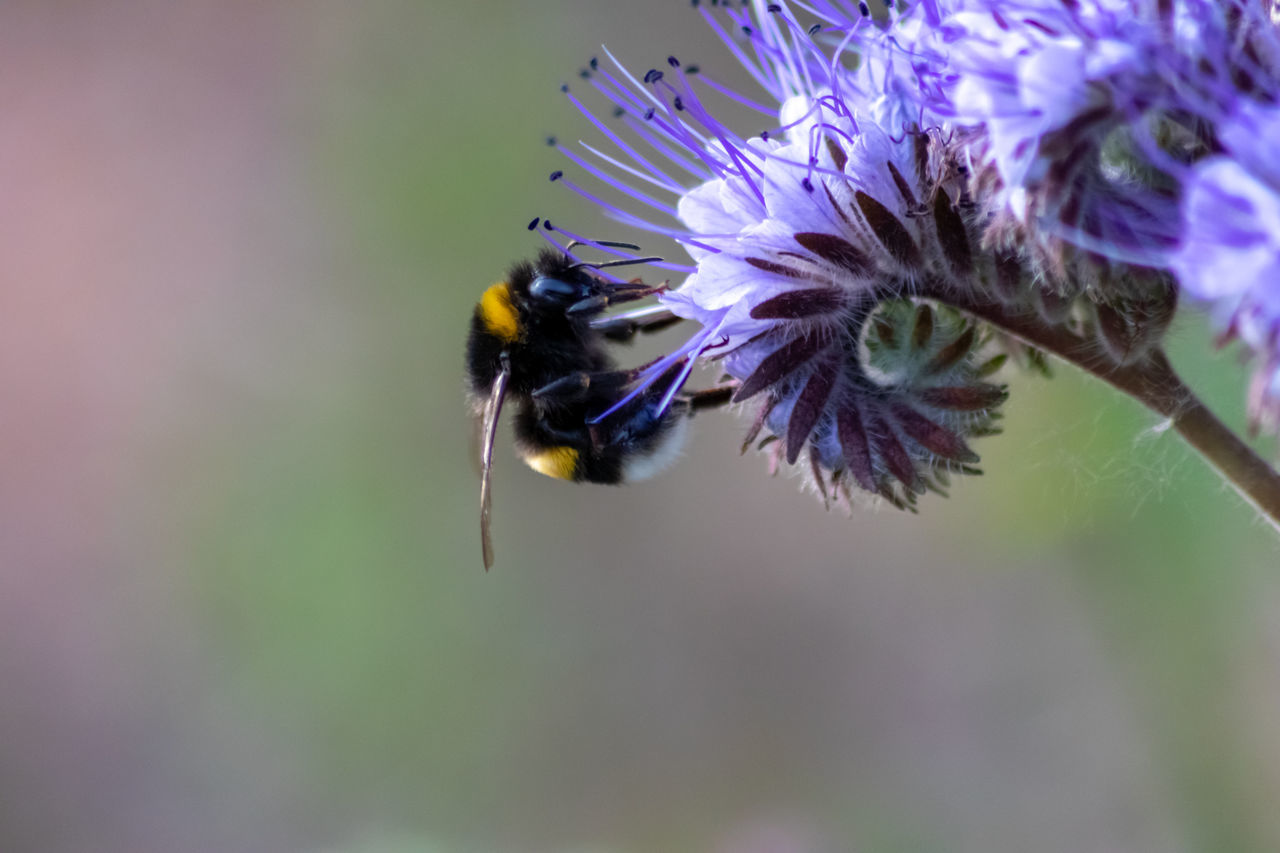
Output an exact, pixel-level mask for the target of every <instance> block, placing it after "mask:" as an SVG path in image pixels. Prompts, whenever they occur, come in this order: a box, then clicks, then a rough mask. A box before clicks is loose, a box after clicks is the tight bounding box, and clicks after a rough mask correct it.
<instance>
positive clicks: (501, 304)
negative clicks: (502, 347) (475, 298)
mask: <svg viewBox="0 0 1280 853" xmlns="http://www.w3.org/2000/svg"><path fill="white" fill-rule="evenodd" d="M480 319H481V320H483V321H484V325H485V328H487V329H488V330H489V331H490V332H492V333H493V334H494V335H496V336H497V337H499V338H501V339H502V340H504V341H508V342H510V341H514V340H515V339H516V338H518V337H520V317H519V315H518V314H517V313H516V307H515V306H514V305H512V304H511V287H510V286H509V285H508V284H507V283H506V282H505V281H500V282H498V283H497V284H495V285H493V286H492V287H490V288H489V289H488V290H486V291H485V292H484V295H483V296H481V297H480Z"/></svg>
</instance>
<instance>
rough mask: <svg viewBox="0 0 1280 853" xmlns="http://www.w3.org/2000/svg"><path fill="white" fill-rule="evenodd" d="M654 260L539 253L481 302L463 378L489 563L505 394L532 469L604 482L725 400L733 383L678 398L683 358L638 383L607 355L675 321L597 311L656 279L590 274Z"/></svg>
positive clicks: (670, 454) (642, 291) (651, 460)
mask: <svg viewBox="0 0 1280 853" xmlns="http://www.w3.org/2000/svg"><path fill="white" fill-rule="evenodd" d="M575 245H577V244H570V245H569V246H568V248H567V251H568V252H572V251H573V248H574V247H575ZM593 245H597V246H609V247H614V248H625V249H638V247H636V246H632V245H630V244H626V243H610V242H604V241H598V242H595V243H594V244H593ZM657 260H661V259H660V258H651V257H650V258H634V259H622V260H616V261H610V262H606V263H598V264H591V263H584V262H580V261H576V260H574V259H573V258H572V257H570V256H569V255H568V254H567V253H561V252H557V251H553V250H544V251H543V252H542V253H541V254H539V255H538V257H537V259H536V260H535V261H533V262H529V261H523V262H520V263H517V264H515V265H514V266H513V267H512V268H511V270H510V272H509V274H508V276H507V278H506V280H505V281H500V282H498V283H497V284H494V285H492V286H491V287H489V288H488V289H487V290H485V292H484V294H483V295H482V296H481V297H480V301H479V303H478V304H477V305H476V307H475V311H474V313H473V314H472V318H471V331H470V335H469V337H468V339H467V375H468V380H469V385H470V389H469V390H470V394H471V397H472V402H473V405H474V406H475V408H476V409H477V410H478V413H479V415H480V416H481V423H482V427H481V436H482V439H481V441H482V446H481V451H480V468H481V483H480V538H481V544H482V549H483V555H484V565H485V568H486V569H488V568H489V567H490V566H492V565H493V546H492V542H491V540H490V536H489V515H490V509H491V505H492V498H491V487H490V480H491V475H492V469H493V447H494V442H495V438H496V435H497V428H498V416H499V414H500V413H501V411H502V405H503V402H504V401H505V400H506V399H508V398H510V399H511V400H512V401H513V403H514V404H515V406H516V407H517V409H516V414H515V421H514V426H515V436H516V449H517V451H518V453H519V455H520V457H521V458H522V459H523V460H524V461H525V463H526V464H528V465H529V467H531V468H533V469H534V470H535V471H538V472H539V473H541V474H546V475H547V476H550V477H556V478H559V479H563V480H574V481H579V482H591V483H611V484H616V483H623V482H627V481H634V480H640V479H644V478H645V477H648V476H651V475H653V474H654V473H656V472H657V471H658V470H660V469H661V468H662V467H664V465H665V464H666V463H668V462H669V461H671V460H672V459H674V458H675V455H676V452H677V451H678V449H679V446H680V443H681V439H682V437H683V433H684V422H685V420H686V419H687V416H688V415H689V414H692V412H693V411H694V410H695V409H698V408H702V407H705V406H709V405H718V404H720V403H723V402H727V401H728V399H729V395H730V393H731V391H732V389H731V388H724V389H722V388H712V389H707V390H705V391H698V392H686V393H677V389H678V388H679V386H680V385H681V384H682V383H683V379H684V377H686V376H687V374H688V371H687V367H688V366H689V365H688V364H687V363H676V364H673V365H671V366H670V367H668V368H667V369H665V370H662V371H660V372H659V375H658V377H657V378H656V379H654V380H653V381H651V382H647V383H643V384H641V383H638V382H637V380H638V379H639V378H640V377H641V374H642V373H643V372H644V370H645V368H643V367H642V368H637V369H635V370H622V369H619V368H618V367H617V364H616V363H615V362H614V360H613V359H612V357H611V356H610V354H609V353H608V351H607V346H608V343H609V342H610V341H626V340H629V339H630V338H631V337H633V336H634V335H635V334H636V333H637V332H649V331H655V330H657V329H661V328H665V327H666V326H669V325H671V324H673V323H676V322H678V321H679V318H678V317H676V316H675V315H673V314H671V313H670V312H669V311H667V310H665V309H657V310H647V311H642V312H637V315H633V316H616V317H606V316H603V315H604V311H605V310H606V309H607V308H609V307H610V306H613V305H618V304H622V303H626V302H632V301H634V300H638V299H643V298H645V297H647V296H652V295H655V294H657V293H660V292H661V291H662V290H663V289H664V286H661V285H660V286H657V287H651V286H648V285H645V284H643V283H642V282H640V281H632V282H627V283H619V282H612V281H609V280H607V279H606V278H605V277H604V276H602V275H600V274H598V272H597V271H598V270H600V269H603V268H605V267H612V266H622V265H626V264H639V263H649V262H653V261H657ZM651 378H652V377H651Z"/></svg>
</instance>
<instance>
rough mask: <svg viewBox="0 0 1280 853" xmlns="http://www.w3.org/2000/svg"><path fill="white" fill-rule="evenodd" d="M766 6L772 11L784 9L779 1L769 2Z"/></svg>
mask: <svg viewBox="0 0 1280 853" xmlns="http://www.w3.org/2000/svg"><path fill="white" fill-rule="evenodd" d="M765 8H766V9H768V10H769V11H770V12H781V11H782V7H781V6H779V5H778V4H777V3H770V4H769V5H768V6H766V7H765Z"/></svg>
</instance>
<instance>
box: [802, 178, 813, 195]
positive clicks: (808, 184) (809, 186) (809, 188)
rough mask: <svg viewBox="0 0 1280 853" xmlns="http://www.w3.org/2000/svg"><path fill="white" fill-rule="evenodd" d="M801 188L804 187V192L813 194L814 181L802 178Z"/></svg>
mask: <svg viewBox="0 0 1280 853" xmlns="http://www.w3.org/2000/svg"><path fill="white" fill-rule="evenodd" d="M800 186H802V187H804V191H805V192H807V193H811V192H813V181H811V180H809V179H808V178H802V179H801V180H800Z"/></svg>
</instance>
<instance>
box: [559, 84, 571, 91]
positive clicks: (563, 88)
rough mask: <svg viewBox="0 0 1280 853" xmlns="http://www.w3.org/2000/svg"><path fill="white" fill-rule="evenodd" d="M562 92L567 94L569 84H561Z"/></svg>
mask: <svg viewBox="0 0 1280 853" xmlns="http://www.w3.org/2000/svg"><path fill="white" fill-rule="evenodd" d="M560 91H561V92H567V91H569V84H568V83H561V84H560Z"/></svg>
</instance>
